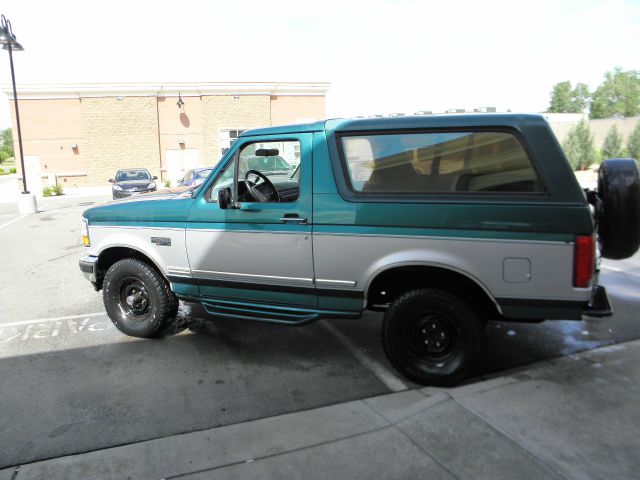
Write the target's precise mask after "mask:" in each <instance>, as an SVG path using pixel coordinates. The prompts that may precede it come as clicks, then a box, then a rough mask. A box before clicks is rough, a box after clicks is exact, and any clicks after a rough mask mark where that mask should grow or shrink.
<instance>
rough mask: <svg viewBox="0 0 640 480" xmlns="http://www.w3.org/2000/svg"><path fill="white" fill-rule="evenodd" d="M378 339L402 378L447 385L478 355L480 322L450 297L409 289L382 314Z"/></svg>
mask: <svg viewBox="0 0 640 480" xmlns="http://www.w3.org/2000/svg"><path fill="white" fill-rule="evenodd" d="M382 343H383V346H384V350H385V353H386V354H387V357H388V358H389V361H390V362H391V364H392V365H393V366H394V367H395V368H396V369H397V370H398V371H399V372H400V373H401V374H402V375H404V376H405V377H406V378H407V379H409V380H411V381H413V382H416V383H420V384H423V385H436V386H451V385H455V384H458V383H459V382H461V381H462V380H464V379H465V378H466V377H467V376H468V375H469V374H470V373H471V371H472V370H473V368H474V367H475V366H476V365H477V364H478V362H479V360H480V359H481V358H482V354H483V353H484V326H483V325H482V324H481V322H480V321H479V319H478V316H477V315H476V314H475V312H474V311H473V310H472V309H471V308H470V307H469V305H468V304H467V303H466V302H465V301H464V300H462V299H460V298H458V297H456V296H455V295H452V294H450V293H448V292H446V291H443V290H436V289H420V290H413V291H410V292H408V293H406V294H404V295H402V296H400V297H398V298H397V299H396V300H395V301H394V302H393V303H392V304H391V306H390V307H389V308H388V309H387V311H386V312H385V315H384V320H383V322H382Z"/></svg>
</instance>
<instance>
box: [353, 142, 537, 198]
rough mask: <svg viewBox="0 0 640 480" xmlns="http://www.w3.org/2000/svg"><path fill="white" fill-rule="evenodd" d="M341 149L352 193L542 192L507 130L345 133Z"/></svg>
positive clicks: (519, 147) (526, 156) (532, 171)
mask: <svg viewBox="0 0 640 480" xmlns="http://www.w3.org/2000/svg"><path fill="white" fill-rule="evenodd" d="M342 153H343V158H344V159H345V162H346V167H347V171H348V174H349V179H350V181H351V186H352V188H353V190H355V191H356V192H365V193H367V192H379V193H406V194H425V193H448V192H504V193H539V192H543V191H544V187H543V185H542V182H541V181H540V179H539V178H538V176H537V174H536V172H535V170H534V169H533V167H532V165H531V161H530V160H529V157H528V155H527V153H526V151H525V150H524V148H523V147H522V145H521V144H520V142H519V141H518V139H517V138H516V137H515V136H514V135H512V134H510V133H507V132H485V131H483V132H445V133H397V134H376V135H362V136H344V137H342Z"/></svg>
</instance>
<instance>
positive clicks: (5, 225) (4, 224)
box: [0, 215, 26, 228]
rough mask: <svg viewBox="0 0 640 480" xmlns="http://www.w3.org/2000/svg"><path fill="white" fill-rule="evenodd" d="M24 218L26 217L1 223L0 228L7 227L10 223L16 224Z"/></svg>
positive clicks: (21, 216)
mask: <svg viewBox="0 0 640 480" xmlns="http://www.w3.org/2000/svg"><path fill="white" fill-rule="evenodd" d="M24 217H26V215H20V216H19V217H18V218H14V219H13V220H11V221H9V222H7V223H3V224H2V225H0V228H4V227H8V226H9V225H11V224H12V223H16V222H17V221H18V220H22V219H23V218H24Z"/></svg>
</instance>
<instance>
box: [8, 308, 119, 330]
mask: <svg viewBox="0 0 640 480" xmlns="http://www.w3.org/2000/svg"><path fill="white" fill-rule="evenodd" d="M100 315H105V316H106V315H107V314H106V312H95V313H86V314H84V315H69V316H66V317H55V318H36V319H35V320H22V321H19V322H9V323H0V327H19V326H20V325H33V324H34V323H47V322H59V321H61V320H75V319H77V318H89V317H99V316H100Z"/></svg>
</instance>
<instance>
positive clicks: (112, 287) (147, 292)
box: [102, 258, 178, 337]
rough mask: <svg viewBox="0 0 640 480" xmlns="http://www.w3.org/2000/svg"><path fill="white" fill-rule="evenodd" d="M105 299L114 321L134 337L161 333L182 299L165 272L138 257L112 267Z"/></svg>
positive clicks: (120, 261) (106, 276)
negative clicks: (165, 277) (173, 288)
mask: <svg viewBox="0 0 640 480" xmlns="http://www.w3.org/2000/svg"><path fill="white" fill-rule="evenodd" d="M102 299H103V302H104V306H105V309H106V311H107V314H108V315H109V318H111V321H112V322H113V323H114V325H115V326H116V327H117V328H118V329H119V330H121V331H123V332H124V333H126V334H127V335H131V336H134V337H153V336H155V335H157V333H158V331H159V330H160V328H162V326H163V325H164V324H165V323H166V322H167V321H168V320H170V319H172V318H174V317H175V316H176V313H177V311H178V300H177V299H176V297H175V296H174V295H173V292H172V291H171V289H170V288H169V285H168V283H167V282H166V281H165V279H164V278H163V277H162V275H160V274H159V273H158V272H157V271H156V270H155V269H154V268H152V267H150V266H149V265H147V264H146V263H144V262H142V261H140V260H137V259H135V258H125V259H123V260H119V261H117V262H116V263H114V264H113V265H112V266H111V267H110V268H109V270H108V271H107V273H106V275H105V277H104V284H103V291H102Z"/></svg>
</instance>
